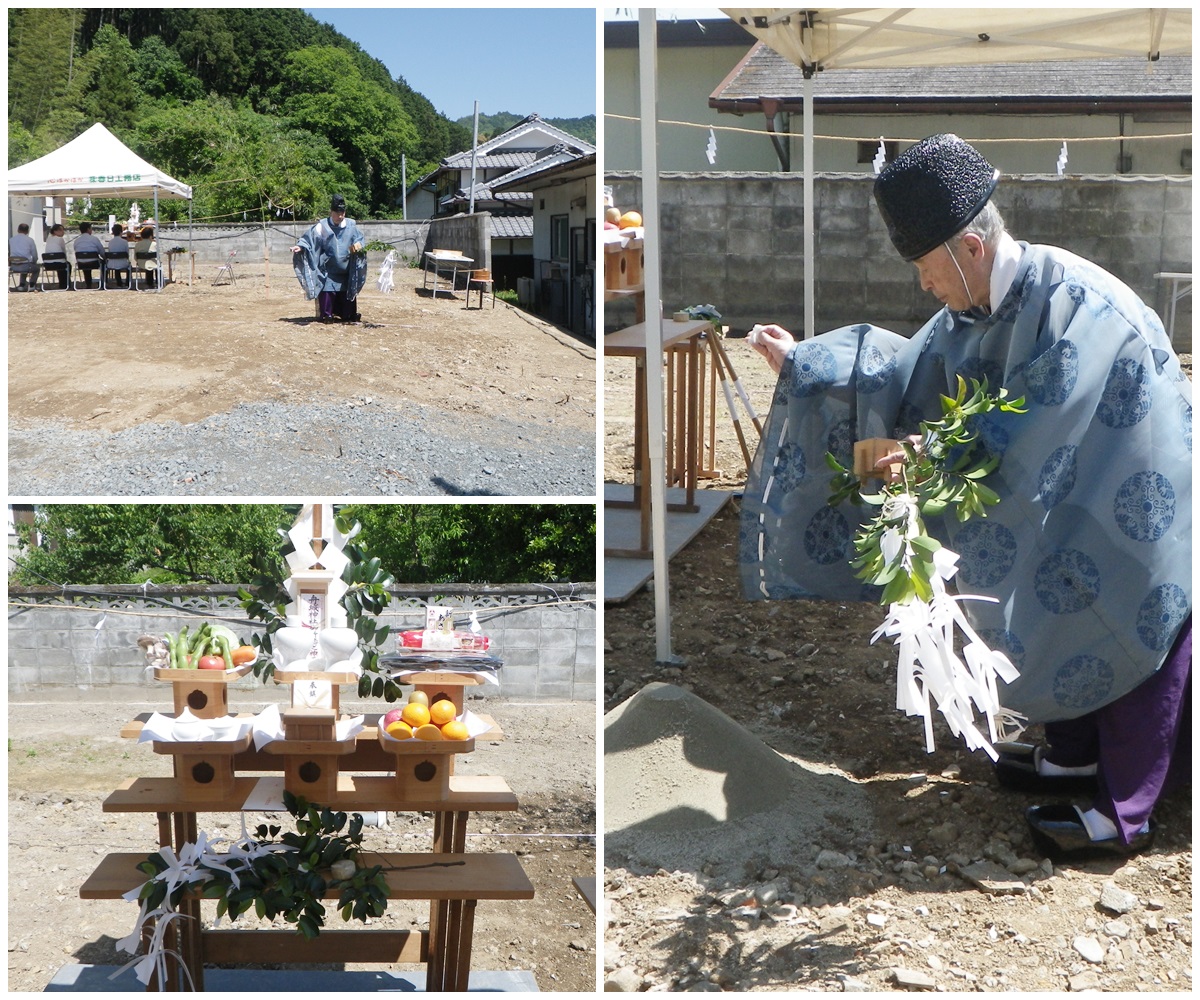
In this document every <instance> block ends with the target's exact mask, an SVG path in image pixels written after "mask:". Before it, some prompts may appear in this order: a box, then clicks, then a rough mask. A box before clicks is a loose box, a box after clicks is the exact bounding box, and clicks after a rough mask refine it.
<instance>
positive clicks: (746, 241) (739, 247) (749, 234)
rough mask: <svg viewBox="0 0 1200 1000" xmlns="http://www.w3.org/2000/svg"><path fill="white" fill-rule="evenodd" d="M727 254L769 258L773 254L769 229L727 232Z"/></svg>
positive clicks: (732, 230)
mask: <svg viewBox="0 0 1200 1000" xmlns="http://www.w3.org/2000/svg"><path fill="white" fill-rule="evenodd" d="M729 252H730V253H731V254H735V255H737V256H754V257H757V256H762V257H767V256H769V255H770V254H772V253H773V252H774V245H773V241H772V233H771V230H770V228H769V227H763V228H761V229H731V230H730V232H729Z"/></svg>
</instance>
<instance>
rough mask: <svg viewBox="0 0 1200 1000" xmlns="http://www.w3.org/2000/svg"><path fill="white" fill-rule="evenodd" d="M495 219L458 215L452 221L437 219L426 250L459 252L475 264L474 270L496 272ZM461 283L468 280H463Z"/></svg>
mask: <svg viewBox="0 0 1200 1000" xmlns="http://www.w3.org/2000/svg"><path fill="white" fill-rule="evenodd" d="M491 220H492V215H491V213H490V212H476V213H475V214H474V215H455V216H452V217H451V218H449V219H434V220H432V221H431V222H430V223H429V230H428V233H427V234H426V237H425V245H424V246H423V247H422V248H421V249H422V250H434V249H436V248H439V247H440V248H443V249H448V250H457V251H458V252H459V253H461V254H462V255H463V256H464V257H470V258H471V260H472V261H473V262H474V263H473V264H472V265H471V267H472V269H475V268H478V269H481V270H488V271H490V270H491V269H492V222H491ZM460 280H465V279H461V278H460Z"/></svg>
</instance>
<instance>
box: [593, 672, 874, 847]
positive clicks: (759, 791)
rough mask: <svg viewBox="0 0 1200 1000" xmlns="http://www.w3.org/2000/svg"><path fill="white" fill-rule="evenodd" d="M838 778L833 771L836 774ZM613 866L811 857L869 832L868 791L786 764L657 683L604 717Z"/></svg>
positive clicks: (717, 714) (702, 705)
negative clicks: (840, 837) (851, 834)
mask: <svg viewBox="0 0 1200 1000" xmlns="http://www.w3.org/2000/svg"><path fill="white" fill-rule="evenodd" d="M827 770H831V769H827ZM604 826H605V853H606V855H608V863H609V864H610V865H615V864H621V863H625V862H627V861H628V862H631V863H634V864H643V865H649V866H652V867H663V868H667V869H669V870H673V869H678V868H691V869H695V868H697V867H699V866H700V865H702V864H706V863H707V864H715V865H721V864H722V863H738V864H740V863H742V862H744V861H745V862H749V861H750V860H751V859H752V858H753V857H759V858H761V859H764V860H766V859H768V858H770V857H772V856H774V857H775V858H776V861H777V862H778V863H782V862H783V861H784V860H785V859H786V856H788V855H795V854H796V853H797V852H802V853H809V852H810V849H811V848H812V847H813V845H814V844H820V845H821V846H825V845H826V844H827V843H828V841H829V840H830V838H831V836H832V837H836V835H837V832H838V828H839V827H844V828H845V829H846V830H847V831H853V830H857V831H859V832H862V830H863V828H864V827H865V826H869V809H868V808H867V806H866V800H865V797H864V796H863V795H862V793H861V790H860V789H859V788H858V786H856V785H854V784H853V783H852V782H850V781H849V780H847V779H846V778H845V777H843V776H841V775H839V774H836V773H821V771H820V770H819V769H814V767H813V766H809V765H804V764H801V763H799V762H794V761H792V760H789V759H788V758H786V757H783V756H781V755H780V754H778V753H776V752H775V751H774V750H772V749H771V748H770V747H769V746H767V745H766V744H765V743H763V742H762V740H760V739H759V738H758V737H756V736H754V735H753V734H752V733H750V732H749V731H747V730H746V729H745V728H743V727H742V726H740V725H738V724H737V723H736V722H734V721H733V720H732V719H731V718H729V716H727V715H726V714H725V713H724V712H722V711H720V710H719V709H717V708H714V707H713V706H712V705H710V704H708V702H706V701H704V700H702V699H700V698H697V697H696V696H695V695H693V694H691V693H689V692H687V691H684V690H683V689H682V688H678V687H675V686H674V685H671V684H660V683H654V684H649V685H647V686H646V687H644V688H642V689H641V690H640V691H638V692H637V693H636V694H635V695H634V696H633V697H632V698H630V699H629V700H628V701H625V702H623V703H622V704H620V705H618V706H617V707H616V708H614V709H613V710H612V711H611V712H609V713H608V714H607V715H606V716H605V717H604Z"/></svg>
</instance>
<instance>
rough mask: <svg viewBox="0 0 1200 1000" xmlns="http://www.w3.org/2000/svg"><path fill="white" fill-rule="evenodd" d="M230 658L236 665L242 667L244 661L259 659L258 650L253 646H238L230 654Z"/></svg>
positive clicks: (251, 661) (249, 661)
mask: <svg viewBox="0 0 1200 1000" xmlns="http://www.w3.org/2000/svg"><path fill="white" fill-rule="evenodd" d="M229 658H230V659H231V660H232V661H233V665H234V666H235V667H240V666H241V665H242V664H243V663H253V662H254V661H255V660H257V659H258V650H257V649H255V648H254V647H253V646H238V648H237V649H235V650H233V652H232V653H230V654H229Z"/></svg>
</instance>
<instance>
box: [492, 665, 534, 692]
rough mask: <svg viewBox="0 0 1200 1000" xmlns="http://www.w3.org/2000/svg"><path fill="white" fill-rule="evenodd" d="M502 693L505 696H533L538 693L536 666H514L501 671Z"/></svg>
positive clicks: (505, 666)
mask: <svg viewBox="0 0 1200 1000" xmlns="http://www.w3.org/2000/svg"><path fill="white" fill-rule="evenodd" d="M500 693H501V695H503V696H504V697H505V698H532V697H535V696H536V695H537V668H536V666H532V665H531V666H512V667H510V666H509V665H508V664H507V663H506V664H505V665H504V669H503V670H501V671H500Z"/></svg>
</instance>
